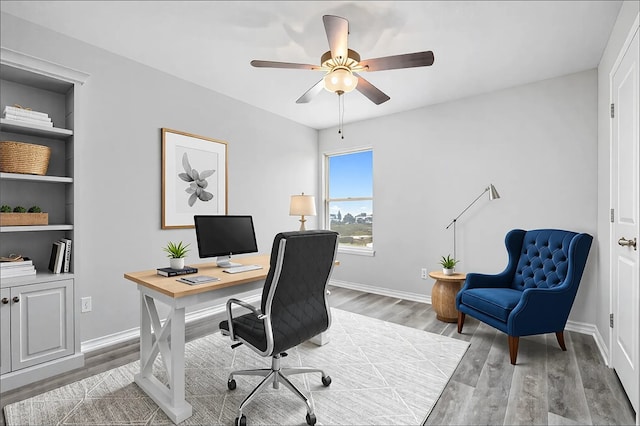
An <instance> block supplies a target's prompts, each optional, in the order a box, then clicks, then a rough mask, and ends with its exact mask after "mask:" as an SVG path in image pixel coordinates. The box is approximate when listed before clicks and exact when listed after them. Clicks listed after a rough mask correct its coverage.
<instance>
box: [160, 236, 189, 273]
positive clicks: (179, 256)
mask: <svg viewBox="0 0 640 426" xmlns="http://www.w3.org/2000/svg"><path fill="white" fill-rule="evenodd" d="M189 245H190V244H187V245H184V244H182V241H180V242H179V243H177V244H176V243H174V242H172V241H169V242H168V243H167V246H166V247H163V248H162V250H164V251H166V252H167V253H168V254H167V257H168V258H169V266H170V267H172V268H173V269H184V258H185V257H186V256H187V253H188V252H189Z"/></svg>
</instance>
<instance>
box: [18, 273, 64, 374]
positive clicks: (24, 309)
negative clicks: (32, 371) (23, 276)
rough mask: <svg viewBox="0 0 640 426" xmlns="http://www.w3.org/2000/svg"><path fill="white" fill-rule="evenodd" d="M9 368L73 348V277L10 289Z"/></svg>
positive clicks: (46, 359)
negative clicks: (71, 278)
mask: <svg viewBox="0 0 640 426" xmlns="http://www.w3.org/2000/svg"><path fill="white" fill-rule="evenodd" d="M10 304H11V367H12V370H13V371H15V370H19V369H21V368H25V367H30V366H32V365H36V364H40V363H42V362H46V361H50V360H53V359H56V358H60V357H63V356H66V355H71V354H73V351H74V330H73V280H63V281H55V282H46V283H41V284H31V285H25V286H22V287H13V288H12V289H11V302H10Z"/></svg>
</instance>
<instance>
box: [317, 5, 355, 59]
mask: <svg viewBox="0 0 640 426" xmlns="http://www.w3.org/2000/svg"><path fill="white" fill-rule="evenodd" d="M322 21H323V22H324V30H325V31H326V33H327V40H328V41H329V50H331V57H332V58H333V60H334V61H336V62H337V63H342V62H343V61H345V60H346V59H347V57H348V49H347V39H348V36H349V21H347V20H346V19H344V18H341V17H339V16H334V15H324V16H323V17H322ZM340 58H342V59H340Z"/></svg>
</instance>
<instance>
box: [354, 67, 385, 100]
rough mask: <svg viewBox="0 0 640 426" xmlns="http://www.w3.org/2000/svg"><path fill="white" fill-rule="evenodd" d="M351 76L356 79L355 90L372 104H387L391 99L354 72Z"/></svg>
mask: <svg viewBox="0 0 640 426" xmlns="http://www.w3.org/2000/svg"><path fill="white" fill-rule="evenodd" d="M353 74H354V75H355V76H356V77H358V85H357V86H356V90H358V92H360V93H362V94H363V95H365V96H366V97H367V98H369V100H370V101H371V102H373V103H374V104H376V105H380V104H381V103H384V102H387V101H388V100H389V99H391V98H390V97H389V96H387V95H386V94H385V93H384V92H382V90H380V89H378V88H377V87H376V86H374V85H373V84H371V83H369V82H368V81H367V80H365V79H364V78H362V76H361V75H359V74H356V73H355V72H354V73H353Z"/></svg>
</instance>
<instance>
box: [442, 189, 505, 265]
mask: <svg viewBox="0 0 640 426" xmlns="http://www.w3.org/2000/svg"><path fill="white" fill-rule="evenodd" d="M486 192H489V200H492V201H493V200H497V199H498V198H500V194H498V191H497V190H496V187H495V186H493V184H489V186H487V187H486V188H485V189H484V191H482V192H481V193H480V195H478V196H477V197H476V199H475V200H473V201H472V202H471V204H469V205H468V206H467V207H465V209H464V210H462V211H461V212H460V214H459V215H458V216H456V218H455V219H453V220H452V221H451V223H449V225H447V228H446V229H449V228H450V227H451V225H453V258H454V259H456V260H457V258H456V222H457V221H458V219H459V218H460V216H462V215H463V214H464V213H465V212H466V211H467V210H469V208H470V207H471V206H472V205H474V204H475V203H476V201H478V200H479V199H480V197H482V196H483V195H484V194H485V193H486Z"/></svg>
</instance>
